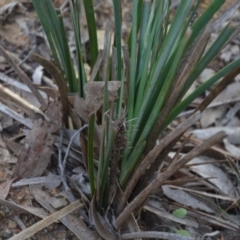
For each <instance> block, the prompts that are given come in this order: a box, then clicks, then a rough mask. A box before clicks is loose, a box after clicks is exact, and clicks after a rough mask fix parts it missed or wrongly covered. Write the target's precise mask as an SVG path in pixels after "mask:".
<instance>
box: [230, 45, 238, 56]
mask: <svg viewBox="0 0 240 240" xmlns="http://www.w3.org/2000/svg"><path fill="white" fill-rule="evenodd" d="M239 51H240V48H239V46H238V45H233V46H232V47H231V52H232V54H233V55H237V54H238V53H239Z"/></svg>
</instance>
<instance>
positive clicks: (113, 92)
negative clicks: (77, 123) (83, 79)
mask: <svg viewBox="0 0 240 240" xmlns="http://www.w3.org/2000/svg"><path fill="white" fill-rule="evenodd" d="M104 86H105V82H88V83H87V84H86V85H85V86H84V92H85V94H86V99H85V100H84V99H82V98H78V97H76V99H75V103H74V108H75V110H76V111H77V113H78V115H79V116H80V117H81V118H82V119H83V120H84V121H85V122H87V121H88V115H89V114H90V113H92V112H96V111H97V110H99V108H100V107H101V106H102V105H103V99H104ZM120 87H121V82H120V81H109V82H108V94H109V97H108V99H109V101H110V102H113V101H115V100H116V99H117V98H118V89H119V88H120Z"/></svg>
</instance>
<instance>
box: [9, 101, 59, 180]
mask: <svg viewBox="0 0 240 240" xmlns="http://www.w3.org/2000/svg"><path fill="white" fill-rule="evenodd" d="M46 115H47V116H48V118H49V119H50V120H51V122H48V121H46V120H45V119H38V120H36V121H35V122H34V123H33V128H32V130H31V131H30V132H29V134H28V135H27V137H26V140H25V144H24V146H23V147H22V149H21V151H20V153H19V156H18V162H17V164H16V166H15V169H14V176H16V177H21V178H30V177H38V176H41V175H42V174H43V172H44V171H45V169H46V168H47V166H48V164H49V162H50V159H51V154H52V146H53V143H54V142H55V136H54V135H53V133H55V132H56V131H57V130H58V129H59V128H60V124H61V119H62V118H61V105H60V103H59V102H52V103H51V104H50V106H49V107H48V110H47V113H46Z"/></svg>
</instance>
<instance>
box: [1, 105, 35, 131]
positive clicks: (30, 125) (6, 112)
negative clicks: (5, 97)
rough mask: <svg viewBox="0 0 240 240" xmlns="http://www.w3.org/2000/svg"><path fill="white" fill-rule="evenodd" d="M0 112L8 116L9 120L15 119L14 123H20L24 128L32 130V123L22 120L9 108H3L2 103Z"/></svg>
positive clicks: (21, 117)
mask: <svg viewBox="0 0 240 240" xmlns="http://www.w3.org/2000/svg"><path fill="white" fill-rule="evenodd" d="M0 111H1V112H3V113H5V114H6V115H8V116H10V117H11V118H13V119H15V120H16V121H18V122H20V123H22V124H23V125H25V126H26V127H28V128H30V129H32V126H33V123H32V122H31V121H30V120H28V119H26V118H24V117H23V116H21V115H20V114H18V113H17V112H15V111H13V110H12V109H11V108H9V107H7V106H5V105H4V104H2V103H0Z"/></svg>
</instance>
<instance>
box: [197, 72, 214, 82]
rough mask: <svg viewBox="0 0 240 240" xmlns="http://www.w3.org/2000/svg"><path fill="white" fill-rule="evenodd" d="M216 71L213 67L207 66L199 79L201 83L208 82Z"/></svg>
mask: <svg viewBox="0 0 240 240" xmlns="http://www.w3.org/2000/svg"><path fill="white" fill-rule="evenodd" d="M215 73H216V72H215V71H214V70H213V69H211V68H206V69H204V70H203V72H202V73H201V75H200V77H199V81H200V82H201V83H204V82H206V81H207V80H208V79H209V78H211V77H212V76H214V75H215Z"/></svg>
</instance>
